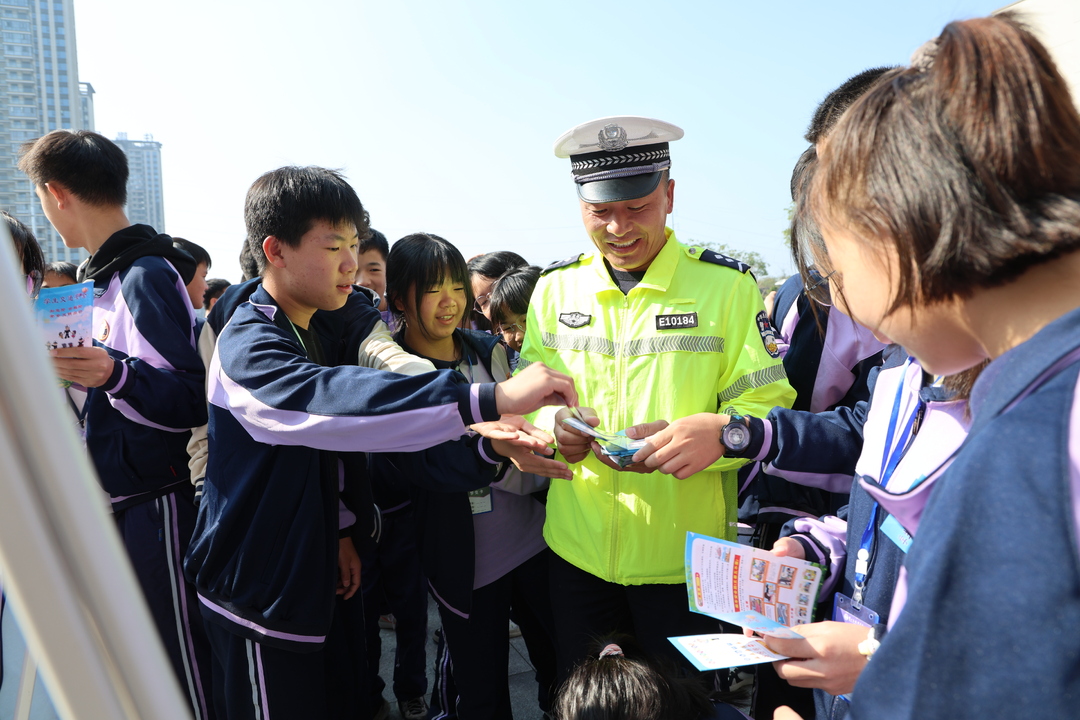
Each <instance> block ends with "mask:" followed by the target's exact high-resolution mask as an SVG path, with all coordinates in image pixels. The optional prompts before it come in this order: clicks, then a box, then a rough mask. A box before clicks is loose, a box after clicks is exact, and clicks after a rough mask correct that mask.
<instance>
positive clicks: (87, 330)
mask: <svg viewBox="0 0 1080 720" xmlns="http://www.w3.org/2000/svg"><path fill="white" fill-rule="evenodd" d="M34 314H35V315H36V316H37V321H38V325H39V326H40V327H41V331H42V334H43V336H44V339H45V349H46V350H59V349H61V348H74V347H93V345H94V338H93V334H94V283H93V281H90V280H88V281H86V282H83V283H78V284H76V285H65V286H63V287H56V288H42V289H41V291H40V292H39V293H38V296H37V300H35V301H34ZM60 384H61V386H63V387H68V386H70V385H71V383H70V382H67V381H66V380H61V381H60Z"/></svg>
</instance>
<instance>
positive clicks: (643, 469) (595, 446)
mask: <svg viewBox="0 0 1080 720" xmlns="http://www.w3.org/2000/svg"><path fill="white" fill-rule="evenodd" d="M590 447H591V449H592V451H593V455H595V456H596V459H597V460H599V461H600V462H602V463H604V464H605V465H607V466H608V467H609V468H611V469H612V470H614V471H615V472H623V473H627V472H632V473H641V474H642V475H648V474H649V473H651V472H655V471H654V470H653V469H652V468H651V467H649V466H647V465H646V464H645V463H639V462H637V463H632V464H630V465H627V466H626V467H619V463H617V462H615V461H614V460H612V459H611V456H610V455H605V454H604V453H603V452H602V451H601V450H600V444H599V443H597V442H595V441H593V443H592V445H591V446H590Z"/></svg>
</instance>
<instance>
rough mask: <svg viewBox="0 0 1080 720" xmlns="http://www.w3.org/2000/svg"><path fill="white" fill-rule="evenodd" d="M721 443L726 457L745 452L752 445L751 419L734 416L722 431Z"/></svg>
mask: <svg viewBox="0 0 1080 720" xmlns="http://www.w3.org/2000/svg"><path fill="white" fill-rule="evenodd" d="M720 442H721V443H722V444H723V445H724V455H726V456H729V457H730V456H732V455H734V454H735V453H740V452H742V451H743V450H745V449H746V448H747V447H748V446H749V445H750V419H749V418H747V417H745V416H743V415H732V416H731V420H729V421H728V424H727V425H725V426H724V427H723V429H722V430H721V431H720Z"/></svg>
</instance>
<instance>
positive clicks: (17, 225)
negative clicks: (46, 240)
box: [0, 210, 45, 281]
mask: <svg viewBox="0 0 1080 720" xmlns="http://www.w3.org/2000/svg"><path fill="white" fill-rule="evenodd" d="M0 217H2V218H3V219H4V221H5V222H6V223H7V227H8V232H10V233H11V241H12V243H13V244H14V245H15V252H17V253H18V254H19V257H20V258H22V271H23V274H24V275H30V274H32V273H34V272H37V274H38V278H39V281H40V279H41V278H43V277H45V256H44V255H42V254H41V246H40V245H38V241H37V238H36V237H34V233H33V232H31V230H30V228H28V227H26V226H25V225H23V224H22V222H21V221H19V220H18V219H16V218H15V217H14V216H13V215H10V214H8V213H7V212H5V211H3V210H0Z"/></svg>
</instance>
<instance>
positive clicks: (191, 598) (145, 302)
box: [19, 130, 213, 718]
mask: <svg viewBox="0 0 1080 720" xmlns="http://www.w3.org/2000/svg"><path fill="white" fill-rule="evenodd" d="M19 168H20V169H21V170H23V171H24V172H25V173H26V174H27V175H29V177H30V180H31V181H32V182H33V183H34V188H35V191H36V192H37V195H38V199H39V200H40V201H41V208H42V212H43V213H44V214H45V217H47V218H48V219H49V222H51V223H52V225H53V226H54V227H55V228H56V230H57V232H58V233H60V237H61V238H63V240H64V244H65V245H67V246H68V247H79V248H83V249H85V250H86V251H87V252H89V253H90V257H89V258H88V259H87V260H86V261H85V262H84V263H83V264H82V265H81V266H80V267H79V273H78V275H79V280H80V281H82V280H92V281H93V282H94V322H93V329H94V345H93V347H73V348H63V349H60V350H53V351H52V357H53V363H54V367H55V369H56V372H57V374H58V375H59V376H60V377H61V378H63V379H65V380H70V381H71V382H73V383H75V384H77V385H79V386H81V387H82V388H86V391H87V394H86V400H85V404H84V412H85V414H84V415H83V419H84V421H85V431H86V435H85V437H86V447H87V450H88V451H89V453H90V457H91V459H92V460H93V462H94V467H95V468H96V470H97V474H98V478H99V479H100V481H101V484H102V487H103V488H104V489H105V491H106V492H107V493H109V496H110V498H111V502H112V510H113V515H114V517H115V519H116V525H117V528H118V530H119V532H120V536H121V540H122V542H123V544H124V547H125V549H126V550H127V553H128V557H129V558H130V559H131V561H132V565H133V568H134V570H135V575H136V577H138V579H139V583H140V585H141V587H142V591H143V594H144V596H145V598H146V601H147V604H148V605H149V607H150V612H151V615H152V617H153V618H154V621H155V623H156V625H157V628H158V633H159V634H160V636H161V640H162V643H163V644H164V646H165V649H166V652H167V653H168V655H169V658H170V660H171V661H172V664H173V670H174V672H175V673H176V677H177V679H178V681H179V682H180V686H181V688H182V690H183V691H184V692H185V695H186V696H187V697H188V699H189V700H190V701H191V704H192V710H193V712H194V713H195V716H196V717H197V718H203V717H212V716H213V708H212V707H211V702H210V691H209V688H208V687H207V685H206V683H207V681H208V679H209V676H210V671H209V664H210V654H209V646H208V644H207V641H206V636H205V632H204V630H203V623H202V620H201V618H200V617H199V613H198V610H197V601H196V598H195V594H194V591H193V588H192V587H191V586H190V585H189V584H188V583H187V582H186V580H185V579H184V574H183V570H182V568H181V562H182V560H183V557H184V553H185V551H186V550H187V547H188V541H189V539H190V538H191V530H192V528H193V527H194V523H195V507H194V505H193V504H192V499H193V490H192V487H191V483H190V482H189V481H188V470H187V452H186V449H185V446H186V444H187V441H188V437H189V436H190V428H192V427H196V426H198V425H202V424H203V423H205V422H206V400H205V396H204V394H203V378H204V371H203V366H202V362H200V360H199V356H198V354H197V353H196V351H195V315H194V313H193V310H192V307H191V302H190V300H189V298H188V295H187V291H186V287H185V286H186V285H187V283H188V282H190V281H191V278H192V277H193V274H194V272H195V261H194V260H192V258H191V256H190V255H188V254H187V253H184V252H182V251H180V250H178V249H176V248H174V247H173V245H172V239H171V238H170V237H169V236H167V235H161V234H158V233H157V232H155V231H154V229H153V228H151V227H149V226H148V225H132V224H131V223H130V222H129V221H128V219H127V216H126V215H125V214H124V205H125V202H126V197H127V178H128V166H127V158H126V157H125V156H124V152H123V150H121V149H120V148H119V147H117V146H116V145H115V144H114V143H113V142H111V141H110V140H108V139H106V138H104V137H102V136H101V135H98V134H97V133H93V132H89V131H87V130H78V131H71V130H56V131H53V132H51V133H49V134H48V135H45V136H44V137H41V138H38V139H37V140H35V141H32V142H29V143H27V144H25V145H24V146H23V152H22V157H21V158H20V159H19Z"/></svg>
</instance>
